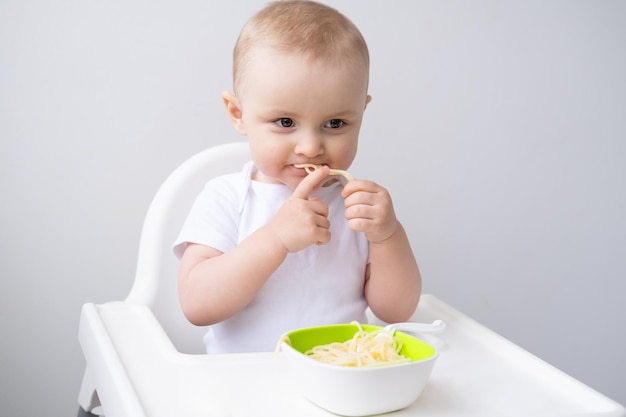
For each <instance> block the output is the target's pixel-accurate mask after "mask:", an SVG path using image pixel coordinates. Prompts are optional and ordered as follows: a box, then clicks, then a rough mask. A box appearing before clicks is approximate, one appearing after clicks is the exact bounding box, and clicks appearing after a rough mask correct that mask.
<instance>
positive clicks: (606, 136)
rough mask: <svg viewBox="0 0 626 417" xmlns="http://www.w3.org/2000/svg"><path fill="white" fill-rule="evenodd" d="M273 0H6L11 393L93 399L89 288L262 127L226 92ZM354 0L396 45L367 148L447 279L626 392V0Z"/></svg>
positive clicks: (4, 244)
mask: <svg viewBox="0 0 626 417" xmlns="http://www.w3.org/2000/svg"><path fill="white" fill-rule="evenodd" d="M263 4H264V2H263V1H252V0H249V1H239V2H211V1H200V0H183V1H168V2H166V1H142V0H129V1H107V2H104V1H79V0H75V1H72V0H56V1H44V0H3V1H2V2H0V138H1V140H0V198H1V203H0V219H1V220H0V237H1V239H0V245H1V246H0V257H1V258H0V308H1V314H0V348H1V352H2V355H0V365H1V372H0V375H1V376H0V406H1V411H0V413H1V414H2V415H7V416H19V415H25V414H26V413H28V414H29V415H30V414H32V415H37V414H38V415H44V414H46V415H55V416H68V415H75V413H76V406H77V402H76V397H77V393H78V389H79V386H80V380H81V376H82V370H83V366H84V360H83V358H82V353H81V351H80V347H79V345H78V342H77V324H78V317H79V313H80V307H81V305H82V304H83V303H84V302H98V303H99V302H105V301H109V300H119V299H122V298H124V297H125V296H126V294H127V292H128V291H129V289H130V286H131V282H132V279H133V273H134V263H135V257H136V254H137V242H138V238H139V233H140V229H141V224H142V221H143V217H144V214H145V212H146V210H147V207H148V205H149V202H150V200H151V198H152V196H153V195H154V193H155V192H156V190H157V187H158V186H159V184H160V183H161V182H162V181H163V180H164V178H165V177H166V176H167V175H168V174H169V173H170V172H171V171H172V170H173V169H174V168H175V167H176V166H177V165H178V164H179V163H181V162H182V161H183V160H185V159H186V158H188V157H190V156H191V155H192V154H194V153H196V152H198V151H200V150H202V149H204V148H206V147H208V146H211V145H215V144H219V143H223V142H229V141H237V140H243V139H241V138H240V137H238V136H237V135H236V134H235V133H234V131H233V129H232V128H231V126H230V125H229V123H228V121H227V118H226V115H225V112H224V110H223V108H222V104H221V101H220V97H219V94H220V92H221V91H222V90H225V89H229V88H230V65H231V60H230V54H231V49H232V46H233V44H234V41H235V38H236V36H237V33H238V31H239V29H240V27H241V25H242V24H243V23H244V21H245V19H246V18H247V17H248V16H249V15H250V14H251V13H253V12H254V11H256V10H257V9H258V8H260V7H261V6H262V5H263ZM330 4H332V5H335V6H336V7H338V8H339V9H340V10H342V11H344V12H345V13H346V14H347V15H348V16H349V17H351V18H352V19H353V20H354V21H355V23H356V24H357V25H358V26H359V27H360V28H361V29H362V32H363V34H364V35H365V37H366V39H367V40H368V42H369V45H370V49H371V55H372V62H373V63H372V73H371V94H372V96H373V97H374V100H373V102H372V103H371V105H370V106H369V108H368V110H367V112H366V120H365V122H364V126H363V130H362V135H361V146H360V151H359V156H358V159H357V161H356V162H355V164H354V165H353V167H352V168H351V170H352V171H353V172H354V174H356V175H357V176H358V177H368V178H371V179H374V180H376V181H378V182H379V183H381V184H383V185H385V186H387V187H388V188H389V189H390V191H391V192H392V195H393V196H394V201H395V206H396V210H397V212H398V214H399V216H400V217H401V218H402V220H403V222H404V224H405V226H406V228H407V230H408V232H409V234H410V238H411V240H412V242H413V246H414V250H415V253H416V255H417V257H418V259H419V262H420V265H421V268H422V272H423V276H424V283H425V285H424V287H425V288H424V289H425V292H428V293H432V294H434V295H436V296H437V297H439V298H441V299H443V300H444V301H446V302H448V303H450V304H451V305H452V306H454V307H456V308H457V309H459V310H461V311H462V312H464V313H466V314H468V315H469V316H471V317H473V318H475V319H477V320H478V321H480V322H481V323H483V324H485V325H487V326H488V327H490V328H492V329H494V330H496V331H497V332H499V333H500V334H502V335H504V336H506V337H507V338H509V339H511V340H513V341H514V342H515V343H517V344H519V345H521V346H522V347H524V348H526V349H527V350H529V351H530V352H532V353H534V354H536V355H537V356H539V357H541V358H542V359H544V360H546V361H548V362H550V363H552V364H553V365H555V366H557V367H558V368H560V369H562V370H564V371H565V372H567V373H569V374H571V375H573V376H574V377H576V378H578V379H580V380H582V381H583V382H585V383H586V384H588V385H589V386H591V387H593V388H595V389H597V390H598V391H600V392H602V393H604V394H606V395H607V396H609V397H612V398H613V399H615V400H617V401H619V402H621V403H626V388H624V387H626V360H624V352H626V337H625V327H626V326H625V325H624V319H625V318H626V306H625V304H624V293H625V292H626V284H625V280H624V278H625V272H624V270H625V266H626V265H625V260H626V216H625V214H624V213H626V204H625V203H626V164H625V162H626V126H625V124H626V76H625V74H626V48H625V47H624V45H625V41H626V25H625V24H624V21H625V18H626V3H625V2H623V1H576V0H573V1H551V2H544V1H519V2H518V1H510V2H494V1H473V2H467V1H427V2H425V1H395V2H391V1H389V2H383V1H363V0H362V1H359V2H354V1H352V2H351V1H348V0H341V1H339V0H337V1H332V2H330ZM25 410H28V412H27V411H25Z"/></svg>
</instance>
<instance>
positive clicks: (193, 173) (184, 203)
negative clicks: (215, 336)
mask: <svg viewBox="0 0 626 417" xmlns="http://www.w3.org/2000/svg"><path fill="white" fill-rule="evenodd" d="M249 159H250V152H249V149H248V144H247V143H246V142H236V143H228V144H223V145H219V146H215V147H211V148H208V149H206V150H204V151H202V152H200V153H198V154H196V155H195V156H193V157H191V158H190V159H188V160H187V161H185V162H184V163H183V164H182V165H180V166H179V167H178V168H177V169H176V170H175V171H174V172H173V173H172V174H171V175H170V176H169V177H168V178H167V179H166V180H165V182H164V183H163V184H162V186H161V187H160V189H159V190H158V192H157V194H156V195H155V197H154V199H153V200H152V203H151V204H150V207H149V209H148V212H147V215H146V218H145V221H144V225H143V229H142V232H141V238H140V245H139V254H138V260H137V270H136V275H135V280H134V283H133V286H132V289H131V291H130V293H129V295H128V297H127V298H126V299H125V300H124V303H127V304H136V305H144V306H147V307H149V308H150V310H151V311H152V313H153V314H154V315H155V317H156V318H157V320H158V321H159V323H160V324H161V326H162V327H163V330H165V333H166V334H167V335H168V336H169V339H170V340H171V342H172V343H173V344H174V346H175V347H176V349H177V350H178V351H179V352H184V353H203V352H204V349H205V347H204V344H203V342H202V336H203V335H204V333H206V329H205V328H203V327H197V326H194V325H192V324H191V323H189V322H188V321H187V320H186V319H185V317H184V315H183V312H182V310H181V308H180V304H179V301H178V295H177V294H178V292H177V287H176V276H177V271H178V260H177V259H176V257H175V256H174V255H173V253H172V249H171V248H172V244H173V243H174V240H175V239H176V237H177V235H178V233H179V232H180V229H181V227H182V224H183V222H184V220H185V218H186V216H187V213H188V212H189V209H190V207H191V205H192V203H193V201H194V199H195V198H196V196H197V195H198V193H199V192H200V191H201V190H202V187H203V186H204V184H205V183H206V182H207V181H208V180H209V179H211V178H213V177H216V176H219V175H223V174H226V173H231V172H237V171H239V170H240V169H241V168H242V166H243V164H244V163H245V162H246V161H248V160H249ZM94 308H96V306H94V305H93V304H87V305H85V307H84V308H83V309H84V310H86V311H84V312H83V314H85V313H86V312H87V311H89V310H92V309H94ZM85 355H86V356H88V352H85ZM99 366H106V364H104V363H98V362H96V363H91V362H89V361H88V362H87V369H86V371H85V376H84V378H83V384H82V386H81V390H80V394H79V405H80V406H81V407H82V409H83V410H84V411H86V412H91V411H92V410H93V409H94V408H95V407H96V406H99V405H100V398H99V396H100V392H99V390H98V387H97V383H96V381H94V380H93V373H92V369H91V368H94V367H99Z"/></svg>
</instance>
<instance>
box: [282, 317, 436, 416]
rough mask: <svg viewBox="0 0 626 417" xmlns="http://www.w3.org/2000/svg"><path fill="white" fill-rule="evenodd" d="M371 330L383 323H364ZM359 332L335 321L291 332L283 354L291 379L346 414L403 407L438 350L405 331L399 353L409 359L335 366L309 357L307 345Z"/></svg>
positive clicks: (420, 384) (421, 385)
mask: <svg viewBox="0 0 626 417" xmlns="http://www.w3.org/2000/svg"><path fill="white" fill-rule="evenodd" d="M361 327H362V328H363V330H365V331H368V332H371V331H375V330H380V329H382V327H380V326H373V325H362V326H361ZM357 331H358V327H357V326H356V325H355V324H337V325H329V326H319V327H310V328H305V329H298V330H293V331H291V332H288V333H286V334H285V335H284V336H286V338H288V342H287V341H284V342H282V343H281V346H280V347H281V351H282V356H284V359H285V364H286V366H287V368H288V371H289V375H290V378H291V379H292V380H293V382H294V384H295V385H297V386H298V387H299V389H300V391H301V392H302V394H303V395H304V397H306V398H307V399H308V400H309V401H311V402H312V403H314V404H316V405H318V406H319V407H321V408H324V409H325V410H328V411H330V412H333V413H335V414H339V415H344V416H367V415H373V414H382V413H388V412H391V411H395V410H400V409H402V408H405V407H407V406H409V405H411V404H412V403H413V402H415V401H416V400H417V399H418V398H419V396H420V395H421V394H422V391H423V389H424V387H425V386H426V383H427V381H428V379H429V377H430V374H431V372H432V369H433V367H434V364H435V361H436V359H437V357H438V352H437V350H436V349H435V348H434V347H433V346H431V345H429V344H428V343H426V342H424V341H422V340H420V339H418V338H416V337H413V336H410V335H408V334H406V333H402V332H396V333H395V335H396V336H397V337H398V338H400V340H402V345H403V346H402V349H401V350H400V354H402V355H403V356H405V357H407V358H410V359H411V360H410V361H408V362H402V363H396V364H390V365H384V366H370V367H352V366H341V365H333V364H328V363H325V362H321V361H318V360H316V359H313V358H311V357H309V356H307V355H305V352H306V351H308V350H309V349H311V348H313V347H315V346H319V345H326V344H329V343H333V342H345V341H346V340H349V339H351V338H352V337H353V336H354V334H355V333H356V332H357Z"/></svg>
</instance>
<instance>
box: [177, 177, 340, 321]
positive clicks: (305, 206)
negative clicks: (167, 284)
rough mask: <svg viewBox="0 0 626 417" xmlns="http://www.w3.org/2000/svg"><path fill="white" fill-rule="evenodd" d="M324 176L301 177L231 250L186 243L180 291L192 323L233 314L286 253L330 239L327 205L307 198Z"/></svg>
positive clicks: (179, 283) (247, 299) (249, 298)
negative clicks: (269, 214)
mask: <svg viewBox="0 0 626 417" xmlns="http://www.w3.org/2000/svg"><path fill="white" fill-rule="evenodd" d="M327 175H328V169H325V170H319V172H316V173H315V174H312V175H309V176H307V177H306V178H304V179H303V180H302V181H301V182H300V184H299V185H298V187H297V188H296V189H295V190H294V192H293V195H292V196H291V197H290V198H289V199H288V200H287V201H286V202H285V203H284V204H283V205H282V207H281V208H280V209H279V210H278V212H277V213H276V215H275V216H274V218H273V219H272V220H271V221H270V222H269V223H268V224H267V225H265V226H263V227H261V228H259V229H258V230H257V231H255V232H254V233H252V234H251V235H250V236H248V237H247V238H246V239H244V240H243V241H242V242H240V243H239V244H238V245H237V246H235V247H234V248H233V249H231V250H230V251H228V252H226V253H222V252H220V251H218V250H216V249H213V248H210V247H207V246H204V245H199V244H190V245H188V246H187V248H186V249H185V252H184V254H183V256H182V258H181V262H180V268H179V272H178V293H179V298H180V302H181V306H182V309H183V312H184V314H185V316H186V317H187V319H188V320H189V321H190V322H191V323H193V324H196V325H209V324H214V323H217V322H220V321H222V320H225V319H227V318H229V317H231V316H232V315H234V314H236V313H237V312H239V311H240V310H242V309H243V308H244V307H245V306H246V305H247V304H248V303H249V302H250V301H251V300H252V299H253V298H254V296H255V295H256V293H257V292H258V291H259V289H260V288H261V287H262V286H263V284H264V283H265V282H266V281H267V279H268V278H269V277H270V276H271V275H272V273H274V271H275V270H276V269H277V268H278V267H279V266H280V264H281V263H282V262H283V261H284V260H285V257H286V256H287V254H288V253H289V252H297V251H299V250H301V249H304V248H306V247H308V246H310V245H312V244H325V243H328V241H329V240H330V230H329V228H330V223H329V221H328V218H327V216H328V206H327V205H326V203H324V202H322V201H319V200H314V199H312V200H309V198H308V197H309V194H311V192H312V191H313V189H314V188H315V187H316V186H317V185H318V184H319V183H320V182H321V181H322V179H323V178H324V177H326V176H327Z"/></svg>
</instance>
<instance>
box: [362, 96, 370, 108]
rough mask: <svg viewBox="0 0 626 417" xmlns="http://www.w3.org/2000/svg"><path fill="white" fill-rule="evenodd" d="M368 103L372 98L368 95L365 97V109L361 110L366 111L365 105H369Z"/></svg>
mask: <svg viewBox="0 0 626 417" xmlns="http://www.w3.org/2000/svg"><path fill="white" fill-rule="evenodd" d="M370 101H372V96H370V95H369V94H368V95H367V97H365V107H364V108H363V110H365V109H367V105H368V104H370Z"/></svg>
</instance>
